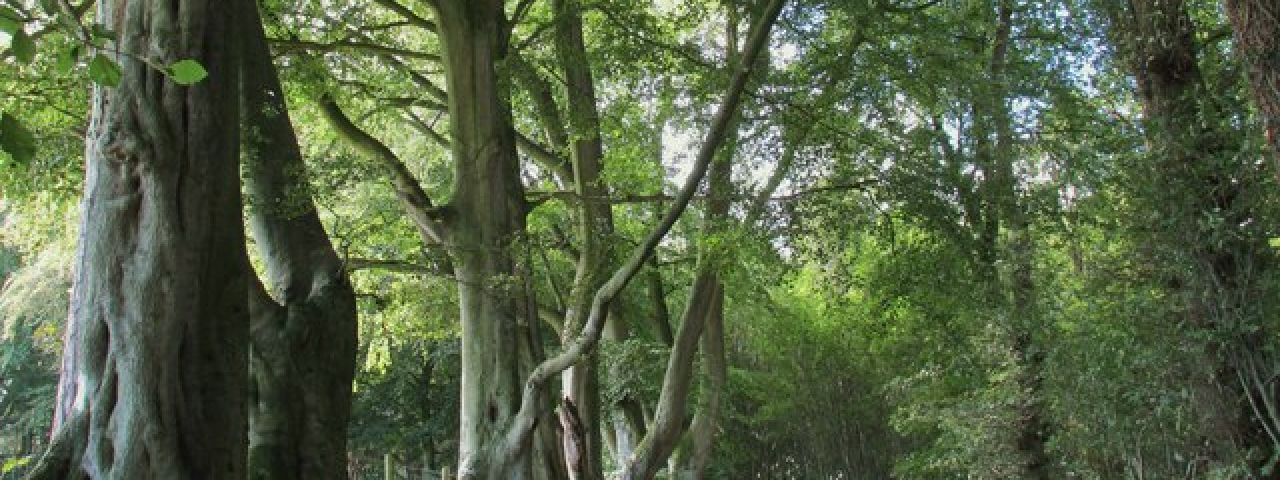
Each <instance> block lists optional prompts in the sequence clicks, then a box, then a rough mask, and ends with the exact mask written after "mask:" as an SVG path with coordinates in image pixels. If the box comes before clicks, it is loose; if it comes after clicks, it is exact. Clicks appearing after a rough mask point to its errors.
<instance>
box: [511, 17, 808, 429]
mask: <svg viewBox="0 0 1280 480" xmlns="http://www.w3.org/2000/svg"><path fill="white" fill-rule="evenodd" d="M784 2H785V0H771V1H770V2H769V5H768V7H766V11H765V13H764V15H762V17H761V21H760V23H759V24H757V25H756V26H755V28H753V29H752V34H751V39H750V40H749V41H748V46H747V49H746V52H745V55H744V59H745V60H746V61H744V62H742V63H741V64H740V65H738V68H737V70H736V71H735V72H734V74H733V80H732V82H731V83H730V86H729V89H728V91H726V92H725V96H724V99H723V100H722V101H721V104H720V107H719V108H718V109H717V111H716V114H715V116H714V117H713V118H712V122H711V127H710V129H709V130H708V131H707V133H706V136H705V138H704V140H703V142H702V145H701V147H700V148H699V150H698V155H697V157H695V158H696V159H695V161H694V165H693V169H692V171H691V172H690V174H689V177H688V178H687V179H686V180H685V184H684V186H683V187H682V188H681V189H680V192H679V193H678V194H677V196H676V198H675V200H674V202H673V203H672V205H671V207H670V208H669V209H668V210H667V213H666V214H665V215H664V216H663V218H662V222H661V223H660V224H659V225H658V226H657V227H656V228H655V229H654V230H653V231H652V232H650V233H649V236H648V237H646V238H645V241H644V242H643V243H642V244H641V245H640V246H639V247H638V248H636V249H635V250H633V251H632V254H631V256H630V258H628V259H627V261H626V262H625V263H624V264H623V265H622V266H621V267H620V268H619V269H618V270H617V271H615V272H614V274H613V276H611V277H610V278H609V280H608V281H607V282H605V283H604V285H603V286H601V287H600V289H599V290H597V291H596V294H595V296H594V297H593V299H592V302H591V311H590V315H589V316H588V317H587V318H588V320H587V323H586V324H585V325H584V326H583V328H582V332H581V333H580V334H579V335H578V337H577V338H575V339H574V340H573V342H571V343H569V344H568V345H567V346H566V347H565V348H564V350H562V351H561V352H560V353H559V354H558V355H556V356H554V357H551V358H549V359H547V360H545V361H543V362H542V363H541V364H540V365H538V366H537V367H536V368H534V369H533V371H532V372H530V373H529V377H528V379H527V381H526V382H525V386H524V391H523V395H522V397H521V402H520V410H519V411H518V412H517V413H516V416H515V418H514V419H513V421H512V425H511V427H510V429H509V430H508V431H507V444H506V454H507V455H517V454H520V453H522V452H523V451H524V449H525V448H526V447H527V445H528V443H529V442H528V440H529V438H530V436H531V435H532V433H533V427H534V420H535V419H536V418H537V414H538V412H537V411H536V410H537V405H538V403H539V402H538V398H539V392H540V391H541V390H542V389H543V388H545V387H546V384H547V382H548V381H549V380H550V379H551V378H553V377H554V376H555V375H558V374H559V373H560V372H562V371H564V369H566V368H568V367H569V366H571V365H573V364H574V363H576V362H577V361H578V359H579V358H581V357H582V355H583V354H585V353H586V352H588V351H590V350H591V349H593V348H595V346H596V342H597V341H599V339H600V333H601V329H602V327H603V326H604V320H605V314H606V312H607V311H608V306H609V303H610V302H612V301H613V299H614V297H616V296H617V295H618V293H619V292H621V291H622V289H623V288H625V287H626V285H627V284H628V283H629V282H630V281H631V279H632V278H633V277H634V276H635V275H636V273H638V272H639V271H640V269H641V267H643V266H644V264H645V261H646V260H648V258H649V256H650V255H652V254H653V251H654V249H656V248H657V247H658V244H659V243H661V242H662V239H663V238H664V237H666V235H667V232H669V231H670V230H671V228H672V226H674V225H675V223H676V220H678V219H679V218H680V216H681V215H682V214H683V213H684V210H685V208H687V207H688V206H689V202H690V201H692V200H693V196H694V193H695V192H696V191H697V190H698V186H699V185H700V184H701V183H702V180H703V178H704V177H705V176H706V173H707V170H708V168H709V167H710V165H711V160H712V159H713V158H714V157H715V153H716V151H717V150H718V149H719V147H720V145H721V144H722V143H723V142H724V139H725V137H726V136H727V134H728V130H729V125H730V124H731V123H732V120H733V117H734V114H735V112H736V111H737V110H738V104H739V103H740V102H741V100H742V96H743V92H744V91H745V90H746V86H747V81H748V80H749V79H750V76H751V70H752V66H753V64H754V63H755V62H754V59H755V58H756V56H757V55H758V54H759V52H760V50H761V49H762V48H763V47H764V44H765V43H766V42H767V40H768V38H769V30H770V29H771V27H772V26H773V23H774V20H775V19H777V17H778V14H779V13H780V12H781V10H782V5H783V3H784Z"/></svg>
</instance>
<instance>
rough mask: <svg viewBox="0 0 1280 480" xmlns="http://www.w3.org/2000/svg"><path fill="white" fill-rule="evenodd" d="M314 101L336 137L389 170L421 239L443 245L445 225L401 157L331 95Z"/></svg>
mask: <svg viewBox="0 0 1280 480" xmlns="http://www.w3.org/2000/svg"><path fill="white" fill-rule="evenodd" d="M317 103H318V104H319V106H320V111H321V113H323V114H324V118H325V120H328V121H329V125H331V126H333V129H334V131H336V132H337V133H338V135H339V136H341V137H342V138H344V139H345V140H347V141H348V142H349V143H351V146H353V147H355V149H356V150H358V151H360V152H361V153H364V154H365V155H368V156H370V157H373V159H374V160H377V161H379V162H381V163H382V164H383V165H384V166H386V167H387V170H388V171H390V172H391V183H392V185H393V186H394V187H395V190H396V197H398V198H399V199H400V203H401V204H403V205H404V208H405V211H406V212H407V213H408V214H409V217H410V218H411V219H412V220H413V223H414V224H415V225H417V226H418V230H419V233H421V234H422V236H423V239H424V240H429V241H431V242H435V243H439V244H443V243H444V238H445V236H444V225H443V224H441V222H440V221H439V220H438V218H437V217H438V216H439V213H438V212H437V209H436V207H435V206H434V205H433V204H432V203H431V198H430V197H428V196H427V192H426V191H425V190H423V189H422V185H421V184H419V183H418V179H417V178H414V176H413V173H411V172H409V167H406V166H405V164H404V162H402V161H400V157H399V156H397V155H396V154H395V152H393V151H391V148H390V147H388V146H387V145H386V144H384V143H382V141H381V140H378V139H377V138H374V137H373V135H370V134H369V133H368V132H366V131H364V130H361V129H360V127H359V126H357V125H356V124H355V123H354V122H352V121H351V119H350V118H349V117H347V114H346V113H344V112H343V111H342V108H341V107H339V106H338V104H337V103H336V102H334V101H333V99H332V98H330V97H328V96H327V95H326V96H324V97H322V98H321V99H320V100H319V101H318V102H317Z"/></svg>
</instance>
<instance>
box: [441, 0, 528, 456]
mask: <svg viewBox="0 0 1280 480" xmlns="http://www.w3.org/2000/svg"><path fill="white" fill-rule="evenodd" d="M503 4H504V2H502V1H499V0H475V1H473V0H440V1H437V2H434V6H435V8H436V16H437V20H438V21H437V25H439V29H440V30H439V34H440V39H441V41H442V43H443V46H444V58H445V77H446V81H447V90H448V92H449V122H450V126H451V130H452V132H451V133H452V135H451V140H452V150H453V160H454V164H455V167H454V168H455V172H456V174H455V186H454V198H453V200H452V202H451V204H450V207H451V209H452V211H451V212H449V214H448V218H447V223H448V228H447V234H446V236H447V243H448V247H449V249H450V251H451V253H452V258H453V261H454V264H455V272H456V275H457V278H458V282H459V285H458V290H459V297H460V299H459V303H460V306H461V323H462V367H461V368H462V381H461V389H460V395H461V398H460V399H459V402H460V403H461V410H462V411H461V414H460V418H461V426H460V430H459V435H460V438H459V445H458V447H459V448H458V450H459V457H460V458H459V461H458V477H459V478H461V479H496V478H504V479H506V478H510V479H517V478H528V476H529V475H530V474H531V473H530V464H531V462H530V461H529V457H530V455H529V451H528V450H527V449H526V450H523V451H521V452H512V451H511V450H510V449H508V448H506V443H505V441H504V440H505V437H504V435H505V433H506V430H507V428H508V427H509V426H510V424H511V420H512V418H513V416H514V415H515V414H516V411H517V409H518V408H519V406H520V399H521V389H520V382H521V371H520V368H519V366H520V361H519V354H518V348H519V347H520V345H521V341H520V339H519V338H518V337H519V331H520V327H519V324H520V323H521V322H528V321H533V320H530V319H527V318H524V317H526V316H531V315H532V314H533V313H534V312H533V311H532V310H531V309H529V308H528V305H527V302H526V295H527V294H528V292H526V291H525V290H526V288H527V285H526V282H525V281H524V280H523V279H522V278H521V277H522V275H523V268H522V267H520V266H518V265H517V264H516V261H515V257H516V255H515V253H516V252H515V250H516V249H517V248H519V245H518V242H519V241H520V240H521V238H520V237H521V235H522V234H523V232H524V216H525V208H526V205H525V203H524V187H523V185H521V183H520V176H519V162H518V158H517V156H516V150H515V135H514V131H513V130H512V126H511V111H510V106H509V105H508V103H507V102H508V92H507V91H506V86H504V85H503V83H502V82H501V81H500V79H499V75H498V72H497V65H498V63H499V62H501V61H503V59H504V57H505V56H506V48H507V35H508V30H507V25H506V19H505V18H504V12H503ZM513 456H514V457H518V458H512V457H513Z"/></svg>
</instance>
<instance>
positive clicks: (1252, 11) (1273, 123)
mask: <svg viewBox="0 0 1280 480" xmlns="http://www.w3.org/2000/svg"><path fill="white" fill-rule="evenodd" d="M1225 3H1226V10H1227V17H1228V18H1230V19H1231V26H1232V30H1233V31H1234V32H1235V44H1236V52H1238V53H1239V55H1240V57H1241V59H1243V60H1244V64H1245V67H1247V68H1248V69H1249V83H1250V85H1251V86H1252V89H1253V100H1254V103H1256V104H1257V106H1258V113H1261V114H1262V120H1263V125H1264V127H1265V128H1266V135H1267V143H1269V144H1270V145H1271V153H1272V156H1273V157H1274V161H1275V168H1276V175H1277V176H1278V177H1280V2H1276V1H1275V0H1226V2H1225Z"/></svg>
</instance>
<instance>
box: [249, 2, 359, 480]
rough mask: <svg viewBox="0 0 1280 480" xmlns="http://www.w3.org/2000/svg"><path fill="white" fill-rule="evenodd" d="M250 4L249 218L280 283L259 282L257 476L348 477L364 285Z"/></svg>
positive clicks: (254, 403)
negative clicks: (322, 205)
mask: <svg viewBox="0 0 1280 480" xmlns="http://www.w3.org/2000/svg"><path fill="white" fill-rule="evenodd" d="M239 3H241V8H243V9H244V10H243V11H244V12H245V15H244V20H243V22H242V25H243V30H242V32H243V34H242V36H241V38H242V40H243V42H244V43H243V48H244V50H243V57H242V59H241V61H242V62H243V63H242V64H241V65H242V67H241V68H242V70H241V79H242V82H243V83H242V91H241V95H242V97H241V98H242V107H241V108H242V113H243V117H242V118H243V124H242V126H243V134H242V136H243V145H244V150H245V152H244V159H245V163H246V181H247V192H248V194H249V200H250V205H251V207H250V227H251V228H252V231H253V235H254V239H255V240H256V245H257V248H258V253H259V256H260V258H262V260H263V264H264V265H265V267H266V273H267V283H268V285H269V286H270V289H271V293H270V294H268V293H267V291H266V290H265V289H264V288H263V287H262V285H261V284H259V283H257V282H253V283H252V284H251V287H250V288H251V292H250V302H251V307H252V309H251V311H252V313H253V318H252V325H251V337H252V342H253V343H252V347H251V356H250V374H251V378H252V384H251V389H250V393H251V395H250V399H251V402H250V405H249V413H250V417H249V418H250V421H249V439H250V440H249V468H250V472H249V477H250V478H252V479H264V480H266V479H271V480H275V479H280V480H302V479H326V478H328V479H343V478H346V468H345V467H346V454H347V420H348V419H349V417H350V414H351V382H352V380H353V379H354V377H355V362H356V304H355V295H354V293H353V291H352V289H351V284H350V282H349V281H348V279H347V275H346V272H345V269H344V267H343V264H342V260H341V259H340V258H339V257H338V254H337V253H336V252H335V251H334V249H333V245H332V244H331V243H330V242H329V238H328V236H327V235H326V234H325V231H324V227H323V226H322V225H321V223H320V218H319V215H318V214H317V213H316V209H315V206H314V204H313V203H312V201H311V196H310V191H309V190H310V188H309V184H308V182H307V177H306V165H305V164H304V163H303V160H302V154H301V152H300V151H299V148H298V140H297V137H296V136H295V134H294V131H293V125H292V124H291V122H290V121H289V112H288V108H287V106H286V105H285V101H284V91H283V90H282V89H281V88H280V81H279V78H278V77H277V75H276V69H275V66H274V65H273V64H272V63H271V56H270V52H269V51H268V50H267V44H266V39H265V36H264V33H263V30H262V22H261V19H260V18H259V16H258V13H257V6H256V5H255V4H254V3H253V2H247V1H241V2H239Z"/></svg>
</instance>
